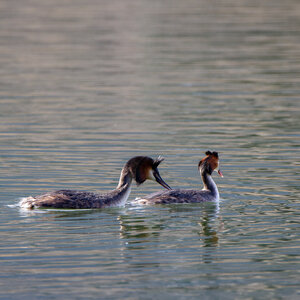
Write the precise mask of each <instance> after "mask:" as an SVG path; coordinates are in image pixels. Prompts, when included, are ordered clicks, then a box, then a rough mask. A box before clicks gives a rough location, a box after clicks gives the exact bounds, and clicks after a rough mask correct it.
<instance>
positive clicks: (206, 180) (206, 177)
mask: <svg viewBox="0 0 300 300" xmlns="http://www.w3.org/2000/svg"><path fill="white" fill-rule="evenodd" d="M201 177H202V181H203V190H209V191H210V192H211V194H212V196H214V197H216V198H219V191H218V187H217V185H216V184H215V182H214V180H213V179H212V177H211V175H210V174H208V173H207V172H201Z"/></svg>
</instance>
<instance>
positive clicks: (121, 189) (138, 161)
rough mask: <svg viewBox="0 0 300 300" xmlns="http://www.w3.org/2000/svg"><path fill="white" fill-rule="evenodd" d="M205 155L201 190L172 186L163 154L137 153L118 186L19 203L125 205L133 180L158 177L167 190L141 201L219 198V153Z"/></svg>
mask: <svg viewBox="0 0 300 300" xmlns="http://www.w3.org/2000/svg"><path fill="white" fill-rule="evenodd" d="M205 154H206V156H205V157H204V158H203V159H201V160H200V162H199V165H198V169H199V172H200V175H201V178H202V181H203V189H202V190H183V189H174V190H173V189H171V187H170V186H169V185H168V184H167V183H166V182H165V181H164V180H163V179H162V178H161V176H160V174H159V172H158V165H159V164H160V163H161V162H162V161H163V158H162V157H158V158H157V159H155V160H153V159H152V158H151V157H148V156H136V157H133V158H131V159H130V160H129V161H128V162H127V163H126V164H125V166H124V167H123V169H122V171H121V175H120V180H119V184H118V186H117V188H116V189H115V190H113V191H111V192H109V193H106V194H98V193H90V192H82V191H74V190H59V191H55V192H50V193H46V194H43V195H39V196H36V197H31V196H30V197H27V198H25V199H23V200H22V201H21V202H20V206H21V207H22V208H26V209H34V208H69V209H86V208H104V207H114V206H124V205H125V202H126V200H127V199H128V197H129V194H130V191H131V184H132V181H133V180H134V181H136V183H137V185H140V184H142V183H143V182H144V181H146V180H147V179H150V180H155V181H157V182H158V183H159V184H160V185H162V186H163V187H164V188H165V189H166V190H162V191H159V192H157V193H154V194H151V195H148V196H145V197H143V198H140V199H139V200H138V202H139V203H141V204H171V203H196V202H204V201H218V200H219V191H218V188H217V185H216V184H215V182H214V180H213V179H212V176H211V175H212V172H213V171H215V170H216V171H217V172H218V173H219V175H220V176H221V177H223V175H222V173H221V171H220V169H219V155H218V153H217V152H210V151H207V152H206V153H205Z"/></svg>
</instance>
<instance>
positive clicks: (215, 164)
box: [198, 151, 223, 177]
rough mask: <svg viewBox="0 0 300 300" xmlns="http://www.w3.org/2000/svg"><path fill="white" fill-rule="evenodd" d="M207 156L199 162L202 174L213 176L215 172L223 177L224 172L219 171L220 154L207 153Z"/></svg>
mask: <svg viewBox="0 0 300 300" xmlns="http://www.w3.org/2000/svg"><path fill="white" fill-rule="evenodd" d="M205 154H206V156H205V157H204V158H202V159H201V160H200V162H199V165H198V169H199V170H200V172H201V174H202V173H205V172H206V173H208V174H209V175H211V174H212V172H213V171H217V172H218V174H219V175H220V176H221V177H223V174H222V172H221V171H220V169H219V154H218V152H210V151H206V152H205Z"/></svg>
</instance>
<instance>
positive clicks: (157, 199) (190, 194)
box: [135, 151, 223, 204]
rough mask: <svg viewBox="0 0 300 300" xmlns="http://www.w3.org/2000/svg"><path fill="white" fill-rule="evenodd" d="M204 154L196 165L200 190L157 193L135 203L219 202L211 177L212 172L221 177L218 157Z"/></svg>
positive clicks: (208, 153)
mask: <svg viewBox="0 0 300 300" xmlns="http://www.w3.org/2000/svg"><path fill="white" fill-rule="evenodd" d="M205 154H206V156H205V157H204V158H203V159H201V160H200V162H199V164H198V169H199V172H200V175H201V178H202V181H203V189H202V190H183V189H174V190H168V191H159V192H157V193H153V194H150V195H148V196H145V197H143V198H137V199H136V200H135V202H137V203H139V204H172V203H197V202H205V201H219V191H218V187H217V185H216V184H215V182H214V180H213V178H212V176H211V175H212V172H213V171H217V172H218V173H219V175H220V176H221V177H223V174H222V172H221V171H220V169H219V155H218V153H217V152H211V151H206V153H205Z"/></svg>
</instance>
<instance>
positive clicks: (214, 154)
mask: <svg viewBox="0 0 300 300" xmlns="http://www.w3.org/2000/svg"><path fill="white" fill-rule="evenodd" d="M205 154H206V155H212V156H214V157H215V158H219V154H218V152H215V151H214V152H211V151H209V150H208V151H206V152H205Z"/></svg>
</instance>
